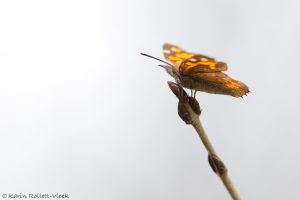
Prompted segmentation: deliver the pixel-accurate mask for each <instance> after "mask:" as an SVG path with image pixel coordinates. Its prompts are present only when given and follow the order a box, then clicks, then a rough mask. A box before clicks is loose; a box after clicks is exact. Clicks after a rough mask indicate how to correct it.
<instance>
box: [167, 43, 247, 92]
mask: <svg viewBox="0 0 300 200" xmlns="http://www.w3.org/2000/svg"><path fill="white" fill-rule="evenodd" d="M163 51H164V56H165V58H166V59H167V60H169V61H170V62H171V63H172V64H173V65H170V66H167V65H164V66H163V67H164V68H165V69H166V71H167V72H168V73H169V74H170V75H171V76H172V77H174V79H175V80H176V82H177V83H178V84H180V85H182V86H183V87H185V88H188V89H192V90H196V91H202V92H207V93H212V94H223V95H231V96H234V97H242V96H243V95H246V94H247V93H248V92H249V89H248V87H247V86H246V85H245V84H244V83H242V82H240V81H237V80H234V79H232V78H231V77H229V76H228V75H226V74H225V73H223V71H226V70H227V64H226V63H224V62H218V61H216V60H215V59H213V58H211V57H208V56H204V55H201V54H194V53H189V52H186V51H184V50H183V49H181V48H179V47H178V46H175V45H171V44H164V45H163Z"/></svg>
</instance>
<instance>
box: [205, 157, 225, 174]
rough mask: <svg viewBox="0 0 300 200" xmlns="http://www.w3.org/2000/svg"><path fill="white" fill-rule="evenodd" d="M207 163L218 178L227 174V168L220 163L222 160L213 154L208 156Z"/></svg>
mask: <svg viewBox="0 0 300 200" xmlns="http://www.w3.org/2000/svg"><path fill="white" fill-rule="evenodd" d="M208 162H209V165H210V166H211V168H212V170H213V171H214V172H215V173H216V174H218V175H219V176H222V175H223V174H225V173H226V172H227V168H226V166H225V164H224V163H223V162H222V160H221V159H220V158H219V157H218V156H217V155H215V154H209V155H208Z"/></svg>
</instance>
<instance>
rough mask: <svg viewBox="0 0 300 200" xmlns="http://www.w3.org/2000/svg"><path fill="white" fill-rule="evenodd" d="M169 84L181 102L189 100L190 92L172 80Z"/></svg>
mask: <svg viewBox="0 0 300 200" xmlns="http://www.w3.org/2000/svg"><path fill="white" fill-rule="evenodd" d="M168 85H169V87H170V89H171V90H172V92H173V93H174V94H175V95H176V97H177V98H178V99H179V101H181V102H185V103H187V102H188V94H187V93H186V92H185V91H184V89H183V88H182V87H181V86H179V85H178V84H177V83H174V82H172V81H168Z"/></svg>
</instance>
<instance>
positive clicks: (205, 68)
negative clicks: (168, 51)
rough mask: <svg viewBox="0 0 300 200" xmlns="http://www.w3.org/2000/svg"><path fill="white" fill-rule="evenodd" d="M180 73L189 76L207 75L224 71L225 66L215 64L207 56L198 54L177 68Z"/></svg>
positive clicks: (219, 63) (215, 62)
mask: <svg viewBox="0 0 300 200" xmlns="http://www.w3.org/2000/svg"><path fill="white" fill-rule="evenodd" d="M179 70H180V73H181V74H183V75H189V74H194V73H201V72H203V73H205V72H207V73H209V72H220V71H226V70H227V65H226V63H224V62H217V61H215V60H214V59H211V58H209V57H207V56H203V55H200V54H197V55H194V56H192V57H191V58H188V59H186V60H184V61H183V62H182V63H181V64H180V67H179Z"/></svg>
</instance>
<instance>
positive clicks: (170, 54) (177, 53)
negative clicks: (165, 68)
mask: <svg viewBox="0 0 300 200" xmlns="http://www.w3.org/2000/svg"><path fill="white" fill-rule="evenodd" d="M163 52H164V57H165V58H166V59H167V60H168V61H170V62H171V63H172V64H174V65H175V66H176V67H179V66H180V64H181V63H182V62H183V61H184V60H186V59H188V58H191V57H192V56H194V55H195V54H193V53H189V52H186V51H184V50H183V49H181V48H180V47H178V46H175V45H172V44H168V43H166V44H164V45H163Z"/></svg>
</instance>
